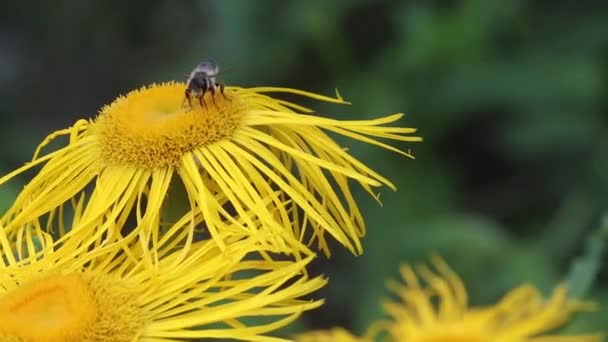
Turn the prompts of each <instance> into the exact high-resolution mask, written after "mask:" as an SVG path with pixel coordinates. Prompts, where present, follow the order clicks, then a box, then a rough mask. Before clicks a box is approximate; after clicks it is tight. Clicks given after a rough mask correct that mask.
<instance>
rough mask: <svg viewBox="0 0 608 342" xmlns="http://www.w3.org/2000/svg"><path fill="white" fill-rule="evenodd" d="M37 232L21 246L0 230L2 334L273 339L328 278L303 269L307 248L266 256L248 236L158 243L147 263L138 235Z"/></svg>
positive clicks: (14, 337) (87, 340) (47, 340)
mask: <svg viewBox="0 0 608 342" xmlns="http://www.w3.org/2000/svg"><path fill="white" fill-rule="evenodd" d="M41 234H42V235H40V236H38V235H35V234H32V235H30V238H29V240H28V241H23V242H24V245H25V246H26V247H25V248H24V249H23V250H20V251H18V250H17V248H16V247H15V246H14V245H13V246H11V242H10V241H9V240H8V239H7V237H6V235H5V234H4V233H3V231H2V230H0V247H1V248H0V260H1V261H0V340H1V341H21V342H42V341H44V342H62V341H79V342H91V341H100V342H101V341H104V342H122V341H150V342H151V341H176V340H180V341H182V340H190V339H203V338H223V339H226V338H230V339H237V340H245V341H277V340H280V339H277V338H274V337H269V336H266V335H267V334H268V333H269V332H272V331H274V330H276V329H278V328H280V327H283V326H285V325H287V324H289V323H290V322H292V321H293V320H295V319H296V318H297V317H298V316H299V315H300V314H301V313H302V312H303V311H305V310H310V309H313V308H316V307H318V306H319V305H321V304H322V302H321V301H314V300H304V299H299V298H301V297H302V296H306V295H308V294H310V293H312V292H314V291H316V290H317V289H319V288H320V287H322V286H323V285H324V284H325V280H324V279H321V278H314V279H310V278H308V277H307V276H306V275H305V273H304V268H305V266H306V264H307V263H308V262H309V261H310V260H311V258H312V257H309V258H307V259H304V260H302V261H299V262H286V261H282V262H281V261H272V260H270V259H268V258H266V257H264V255H263V252H264V250H263V248H260V246H259V245H258V244H257V242H255V241H254V240H252V239H240V240H239V241H235V242H233V243H230V245H229V246H227V247H226V249H225V251H221V250H220V249H219V248H218V246H217V244H216V243H215V242H213V241H212V240H207V241H205V242H198V243H195V244H194V245H193V248H191V249H189V250H188V251H184V250H178V251H177V252H171V251H169V250H164V251H158V255H159V256H160V259H159V260H158V262H157V263H156V266H157V268H156V269H155V270H153V269H151V268H149V267H145V266H146V265H145V263H146V262H144V261H142V259H145V258H146V257H148V255H145V254H143V255H142V254H140V253H137V249H138V248H139V247H140V245H139V244H135V247H134V249H133V250H130V251H131V253H125V251H124V246H118V243H116V244H107V245H106V246H103V247H98V248H95V249H90V248H86V247H85V248H84V249H82V248H79V245H78V243H75V242H74V243H67V244H64V245H61V246H57V244H55V243H54V242H53V241H52V239H51V238H50V237H49V236H48V235H46V234H45V233H44V232H42V233H41ZM69 241H72V240H69ZM121 243H122V244H125V243H127V241H125V240H122V241H121ZM250 318H255V319H256V321H250Z"/></svg>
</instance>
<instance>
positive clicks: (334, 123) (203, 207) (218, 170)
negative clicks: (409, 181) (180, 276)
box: [0, 83, 421, 254]
mask: <svg viewBox="0 0 608 342" xmlns="http://www.w3.org/2000/svg"><path fill="white" fill-rule="evenodd" d="M184 89H185V85H184V84H182V83H167V84H160V85H153V86H150V87H147V88H142V89H140V90H136V91H133V92H131V93H129V94H127V95H126V96H124V97H120V98H118V99H117V100H116V101H114V102H113V103H112V104H110V105H108V106H105V107H104V108H103V109H102V110H101V112H100V114H99V116H98V117H97V118H96V119H95V120H93V121H85V120H80V121H78V122H77V123H76V124H75V125H74V126H72V127H70V128H68V129H65V130H61V131H58V132H55V133H54V134H51V135H50V136H49V137H48V138H47V139H46V140H45V141H44V142H43V143H42V144H41V145H40V147H39V149H38V150H37V151H36V153H35V155H34V158H33V160H32V162H31V163H29V164H26V165H25V166H23V167H21V168H20V169H18V170H15V171H14V172H12V173H10V174H8V175H6V176H4V177H3V178H1V179H0V184H2V183H5V182H6V181H8V180H9V179H11V178H13V177H14V176H15V175H18V174H20V173H22V172H24V171H25V170H27V169H29V168H31V167H33V166H36V165H40V164H44V166H43V167H42V168H41V169H40V171H39V173H38V174H37V175H36V176H35V177H34V178H33V179H32V180H31V182H29V184H28V185H27V186H26V187H25V188H24V189H23V191H22V192H21V194H20V195H19V196H18V198H17V200H16V201H15V203H14V205H13V206H12V207H11V209H9V211H8V212H7V213H6V214H5V216H4V217H3V222H4V224H5V226H6V229H7V230H8V231H9V232H12V231H14V230H15V229H17V228H18V227H22V226H24V225H27V224H32V223H34V224H36V223H35V222H39V221H43V220H51V219H59V218H62V217H64V216H66V215H67V214H64V207H68V208H69V207H70V206H71V207H74V206H76V205H81V206H83V207H84V209H83V212H84V213H83V215H84V217H86V219H85V220H83V222H82V224H81V225H80V226H78V228H79V229H85V228H86V226H89V227H106V228H107V229H114V230H115V231H114V232H108V234H110V235H116V234H118V233H117V231H119V230H120V229H123V228H124V225H125V224H126V220H123V221H120V222H117V221H116V220H114V222H111V224H109V225H105V226H104V225H100V224H98V221H99V220H100V219H106V218H107V216H112V215H114V216H116V215H117V214H111V213H123V212H127V213H132V212H137V224H136V227H135V228H133V227H128V229H136V230H140V231H143V232H145V234H148V235H153V236H154V235H155V233H153V232H150V231H151V230H152V229H153V227H158V223H159V222H161V221H162V215H161V214H162V209H163V204H165V202H166V200H165V199H166V196H167V193H168V191H169V189H170V188H172V187H176V186H183V188H184V189H185V192H186V194H187V195H186V196H185V198H184V199H183V201H184V202H185V203H188V209H187V210H190V211H192V212H194V215H192V217H195V216H197V213H200V214H201V215H202V217H203V219H204V226H205V227H206V229H208V231H209V233H210V234H211V235H212V237H213V238H214V239H215V241H216V242H217V243H218V245H219V246H220V247H221V248H225V245H226V241H223V240H222V239H221V238H220V237H221V236H223V235H222V234H221V229H222V226H223V225H224V224H225V223H226V222H233V221H234V219H233V217H234V216H235V215H236V216H239V217H243V220H242V222H241V227H242V229H243V230H245V231H247V230H249V231H257V230H258V228H259V227H260V226H261V227H264V229H267V230H269V231H271V232H272V234H270V235H272V236H275V237H278V238H280V239H282V241H283V242H284V244H285V246H286V249H285V251H286V252H288V253H301V252H302V251H304V250H305V248H302V247H301V246H298V244H301V243H304V244H306V245H309V244H311V243H314V242H315V241H316V243H317V244H318V247H319V248H320V249H321V250H322V251H324V252H325V253H327V254H329V249H328V246H327V243H326V234H329V235H331V236H333V237H334V238H335V239H336V240H338V241H339V242H340V243H342V244H343V245H345V246H346V247H347V248H348V249H349V250H351V251H353V252H354V253H360V252H361V250H362V247H361V243H360V237H361V236H363V234H364V233H365V224H364V222H363V218H362V215H361V213H360V211H359V209H358V207H357V204H356V202H355V200H354V196H353V194H352V192H351V188H350V182H351V181H354V182H356V183H359V184H360V185H361V186H362V187H363V188H364V189H365V190H366V191H367V192H369V193H370V194H372V195H373V196H374V197H375V196H376V195H375V194H374V191H373V187H377V186H381V185H385V186H388V187H390V188H394V186H393V185H392V184H391V182H390V181H389V180H387V179H385V178H383V177H382V176H380V175H379V174H378V173H376V172H375V171H373V170H372V169H371V168H369V167H367V166H366V165H364V164H363V163H361V162H360V161H358V160H357V159H355V158H354V157H353V156H351V155H350V154H349V153H348V152H347V150H346V149H345V148H343V147H342V146H340V145H338V144H337V143H336V142H335V141H334V140H333V139H332V138H331V137H330V136H329V135H328V134H327V132H332V133H335V134H338V135H343V136H345V137H348V138H351V139H354V140H359V141H362V142H364V143H368V144H373V145H377V146H380V147H382V148H386V149H389V150H392V151H395V152H398V153H401V154H403V155H405V156H410V157H411V155H410V154H409V153H408V152H404V151H402V150H399V149H397V148H395V147H392V146H390V145H388V144H386V143H384V142H381V141H380V140H379V139H389V140H395V141H405V142H415V141H420V140H421V139H420V138H419V137H417V136H414V135H412V133H414V132H415V129H412V128H403V127H391V126H386V124H389V123H392V122H394V121H396V120H398V119H399V118H401V117H402V114H395V115H391V116H388V117H384V118H380V119H374V120H354V121H345V120H335V119H329V118H325V117H320V116H314V115H310V114H309V113H310V112H311V111H310V110H309V109H307V108H304V107H302V106H300V105H296V104H294V103H291V102H287V101H284V100H279V99H275V98H272V97H270V96H268V95H266V93H270V92H285V93H291V94H296V95H302V96H307V97H310V98H313V99H316V100H320V101H327V102H333V103H341V104H344V103H347V102H345V101H344V100H342V99H341V98H340V97H337V98H328V97H324V96H321V95H315V94H311V93H307V92H303V91H299V90H294V89H285V88H261V87H260V88H238V87H228V88H226V92H225V93H226V95H225V97H223V96H215V97H212V95H211V94H207V95H206V96H207V97H206V98H205V99H204V102H203V103H204V104H205V105H203V106H200V105H199V104H197V103H196V102H193V104H192V106H184ZM61 135H68V136H69V143H68V144H67V145H66V146H64V147H62V148H60V149H58V150H56V151H53V152H50V153H48V154H46V155H41V154H40V149H41V148H43V147H44V146H45V145H47V144H48V143H49V142H50V141H51V140H53V139H54V138H56V137H58V136H61ZM91 184H95V186H94V187H93V188H91V186H90V185H91ZM251 213H254V214H255V216H256V218H257V220H259V222H260V225H256V224H254V223H252V222H251V220H249V219H248V217H250V216H251ZM182 214H183V213H182ZM40 225H43V226H44V225H49V226H53V224H48V223H45V222H42V223H40ZM59 226H61V225H59ZM110 227H113V228H110ZM193 227H194V225H193V224H192V225H190V229H192V228H193ZM64 230H66V229H64ZM61 233H65V231H62V232H61ZM156 235H158V234H156ZM270 235H269V236H270ZM152 243H154V241H152ZM294 246H298V247H294ZM290 248H291V249H290ZM294 248H295V249H294Z"/></svg>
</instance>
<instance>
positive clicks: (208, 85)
mask: <svg viewBox="0 0 608 342" xmlns="http://www.w3.org/2000/svg"><path fill="white" fill-rule="evenodd" d="M219 73H220V67H219V65H218V64H217V63H216V62H215V61H212V60H207V61H202V62H200V63H199V64H198V65H197V66H196V68H194V70H192V72H191V73H190V77H189V78H188V84H187V85H186V92H185V96H186V99H185V100H186V101H188V105H189V106H192V98H194V99H198V102H199V103H200V104H201V107H203V106H204V101H205V93H206V92H207V91H210V92H211V99H212V100H213V104H214V105H215V93H216V91H218V89H219V92H220V93H221V94H222V96H223V97H224V98H225V99H227V98H226V95H224V85H223V84H222V83H221V82H219V81H218V80H217V76H218V75H219ZM216 107H217V105H216Z"/></svg>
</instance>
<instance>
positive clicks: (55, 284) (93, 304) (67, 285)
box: [0, 273, 142, 342]
mask: <svg viewBox="0 0 608 342" xmlns="http://www.w3.org/2000/svg"><path fill="white" fill-rule="evenodd" d="M132 297H133V296H132V294H131V293H129V292H128V291H125V290H124V288H122V287H121V286H120V284H119V282H117V281H115V280H112V279H107V278H106V277H105V276H102V275H101V276H100V275H94V274H87V273H81V274H73V275H52V276H48V277H45V278H41V279H38V280H34V281H30V282H27V283H25V284H23V285H21V286H19V287H17V288H15V289H13V290H11V291H9V292H7V293H6V294H4V295H3V296H2V297H0V340H2V341H28V342H29V341H32V342H38V341H48V342H62V341H83V342H98V341H111V342H114V341H115V342H118V341H130V340H132V339H133V337H134V336H136V335H137V333H138V331H139V330H140V329H141V326H142V322H141V319H139V317H140V316H141V315H140V314H139V310H138V307H137V305H136V303H135V301H134V300H133V299H131V298H132Z"/></svg>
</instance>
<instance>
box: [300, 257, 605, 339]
mask: <svg viewBox="0 0 608 342" xmlns="http://www.w3.org/2000/svg"><path fill="white" fill-rule="evenodd" d="M432 262H433V265H434V266H435V268H436V271H433V270H432V269H431V268H429V267H427V266H424V265H421V266H420V267H418V268H417V269H416V270H415V269H414V268H412V267H411V266H409V265H405V266H403V267H402V268H401V275H402V277H403V279H404V281H405V283H404V284H403V283H399V282H390V283H389V289H390V290H391V291H392V292H393V293H394V294H396V295H397V296H398V297H399V299H400V300H399V301H387V302H385V303H384V309H385V312H386V313H387V314H388V315H389V316H390V319H388V320H379V321H376V322H375V323H374V324H373V325H372V326H371V327H370V329H369V330H368V332H367V333H366V335H365V337H362V338H358V337H356V336H354V335H350V334H349V333H348V332H346V331H344V330H343V329H341V328H336V329H333V330H329V331H316V332H311V333H305V334H301V335H298V336H296V338H295V340H296V341H298V342H307V341H311V342H312V341H316V342H325V341H328V342H329V341H371V340H375V339H374V338H376V340H377V338H379V337H380V336H383V335H386V336H385V337H386V339H387V340H388V341H395V342H397V341H399V342H401V341H408V342H454V341H459V342H460V341H463V342H464V341H466V342H473V341H474V342H486V341H487V342H490V341H491V342H524V341H530V342H533V341H538V342H540V341H561V342H566V341H572V342H575V341H576V342H584V341H589V342H591V341H594V342H599V341H602V340H603V338H602V336H601V335H576V336H558V335H552V334H550V331H552V330H554V329H556V328H559V327H560V326H563V325H564V324H565V323H566V322H567V321H568V320H569V319H570V318H571V317H572V316H573V315H574V313H576V312H578V311H585V310H590V309H593V308H594V307H595V306H594V305H593V304H591V303H582V302H579V301H574V300H571V299H568V297H567V293H566V288H565V287H564V286H558V287H557V288H556V289H555V290H554V292H553V294H552V295H551V297H549V298H547V299H545V298H543V296H542V294H541V293H540V291H539V290H537V289H536V288H534V287H533V286H530V285H523V286H520V287H518V288H516V289H513V290H512V291H510V292H509V293H508V294H506V295H505V296H504V297H503V298H502V299H501V300H500V301H499V302H498V303H496V304H494V305H492V306H487V307H470V306H469V305H468V299H467V298H468V296H467V292H466V289H465V287H464V284H463V283H462V281H461V280H460V278H459V277H458V275H457V274H456V273H454V271H452V270H451V269H450V268H449V267H448V265H447V264H446V263H445V262H444V261H443V260H442V259H440V258H439V257H434V258H433V259H432Z"/></svg>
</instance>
